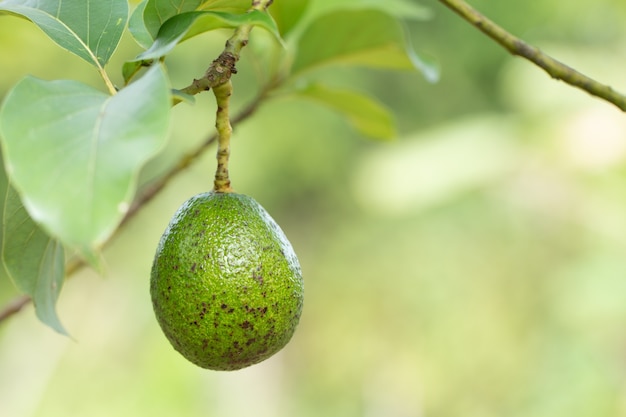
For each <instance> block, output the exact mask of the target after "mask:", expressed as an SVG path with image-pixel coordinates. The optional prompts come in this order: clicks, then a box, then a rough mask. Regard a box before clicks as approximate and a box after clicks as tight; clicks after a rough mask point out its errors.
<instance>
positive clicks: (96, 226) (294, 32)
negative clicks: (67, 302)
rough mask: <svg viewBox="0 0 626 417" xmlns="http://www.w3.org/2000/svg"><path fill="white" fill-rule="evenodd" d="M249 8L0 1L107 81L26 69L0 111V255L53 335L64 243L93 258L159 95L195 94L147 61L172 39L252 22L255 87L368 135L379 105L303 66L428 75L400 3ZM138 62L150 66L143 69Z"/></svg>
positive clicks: (142, 159)
mask: <svg viewBox="0 0 626 417" xmlns="http://www.w3.org/2000/svg"><path fill="white" fill-rule="evenodd" d="M251 4H252V3H251V2H250V0H236V1H232V0H229V1H226V0H212V1H211V0H205V1H201V0H194V1H185V0H174V1H172V0H144V1H142V2H140V3H139V4H138V5H137V6H136V8H135V10H134V11H133V13H132V14H131V15H130V18H129V17H128V2H126V1H123V0H98V1H94V0H87V1H85V0H64V1H60V0H56V1H50V2H30V1H18V0H5V1H1V2H0V13H2V12H4V13H8V14H12V15H18V16H22V17H25V18H26V19H28V20H30V21H32V22H33V23H35V24H36V25H37V26H39V27H40V28H41V29H42V30H43V31H44V33H46V34H47V35H48V36H49V37H50V38H51V39H52V40H53V41H54V42H55V43H57V44H58V45H59V46H61V47H62V48H64V49H66V50H68V51H70V52H71V53H73V54H75V55H77V56H79V57H80V58H82V59H84V60H85V61H87V62H89V63H90V64H92V65H93V66H94V67H95V68H96V69H97V72H98V73H99V75H100V76H101V77H102V80H103V81H104V85H105V86H106V89H107V92H103V91H101V90H100V89H96V88H94V87H92V86H88V85H86V84H82V83H80V82H77V81H72V80H56V81H45V80H41V79H38V78H35V77H30V76H29V77H26V78H24V79H22V80H21V81H20V82H18V83H17V84H16V85H15V86H14V87H13V88H12V89H11V90H10V91H9V92H8V94H7V95H6V97H5V98H4V101H3V103H2V106H1V107H0V140H1V145H2V151H3V158H4V161H5V166H6V167H7V172H8V173H9V179H8V180H6V181H5V184H4V185H3V186H6V187H7V188H6V189H7V192H6V193H5V196H4V223H3V224H4V227H3V229H2V240H3V243H4V244H3V250H2V255H3V256H2V260H3V264H4V268H5V269H6V271H7V272H8V274H9V275H10V276H11V278H12V279H13V281H14V282H15V284H16V286H17V287H18V288H19V289H20V290H21V291H22V292H24V293H26V294H28V295H30V296H31V297H32V298H33V299H34V301H35V307H36V311H37V315H38V316H39V317H40V318H41V320H42V321H43V322H45V323H46V324H48V325H50V326H51V327H52V328H54V329H55V330H57V331H59V332H62V333H64V332H65V330H64V328H63V326H62V325H61V324H60V321H59V319H58V318H57V315H56V312H55V307H54V306H55V302H56V299H57V297H58V294H59V291H60V289H61V287H62V284H63V280H64V266H63V259H64V252H65V249H69V250H72V251H77V252H78V253H79V254H80V256H81V257H82V258H83V259H84V260H86V261H88V262H89V263H91V264H92V265H97V264H98V259H99V251H100V249H101V248H102V246H103V245H104V244H105V243H106V242H107V241H108V239H109V238H110V237H111V236H112V234H113V233H114V232H115V231H116V230H117V228H118V227H119V225H120V222H121V221H122V219H123V218H124V216H125V215H126V213H127V210H128V208H129V207H130V204H131V203H132V201H133V198H134V196H135V190H136V183H137V176H138V174H139V172H140V170H141V168H142V167H143V166H144V164H145V163H146V162H148V161H149V160H150V159H152V158H153V157H154V156H156V155H157V154H158V153H159V151H160V150H161V149H163V147H164V145H165V144H166V137H167V133H168V126H169V114H170V108H171V103H172V102H174V103H177V102H180V101H183V102H185V103H193V102H194V99H193V96H191V95H189V94H187V91H186V90H184V89H181V90H173V89H171V87H170V82H169V80H168V76H167V71H165V70H164V68H163V67H164V65H162V64H159V62H162V61H164V59H165V58H166V57H167V56H168V55H169V54H170V53H172V52H173V51H174V50H175V49H176V48H177V46H178V45H179V44H180V43H182V42H184V41H186V40H187V39H190V38H192V37H195V36H197V35H200V34H204V33H206V32H210V31H214V30H217V29H224V28H237V27H240V26H242V25H249V26H254V27H259V28H263V29H265V30H266V31H267V32H268V33H270V34H271V37H272V40H271V42H269V43H268V44H267V45H265V46H264V48H265V49H264V50H263V51H262V52H261V53H262V54H263V55H265V56H267V57H273V58H271V59H273V60H274V62H271V63H270V64H269V65H267V68H265V69H264V71H265V74H264V77H263V78H264V79H265V80H267V84H266V85H261V86H260V90H261V91H265V92H272V91H273V90H276V91H280V93H281V95H283V96H285V95H286V96H291V97H295V98H299V99H303V100H308V101H314V102H316V103H318V104H322V105H324V106H326V107H328V108H329V109H331V110H333V111H336V112H337V113H338V114H340V115H342V116H343V117H344V119H345V120H346V121H347V123H348V124H349V125H350V126H352V127H353V128H354V129H355V130H356V131H358V132H359V133H361V134H363V135H365V136H369V137H372V138H375V139H383V140H388V139H391V138H392V137H394V136H395V126H394V119H393V117H392V116H391V114H390V112H389V110H388V109H387V108H386V107H385V106H383V105H382V104H380V103H379V102H378V101H377V100H376V99H374V98H371V97H369V96H367V95H364V94H362V93H360V92H357V91H350V90H346V89H335V88H331V87H328V86H325V85H323V84H321V83H319V82H318V81H314V79H313V77H312V76H314V74H315V70H316V69H318V68H333V67H336V66H338V65H339V66H358V67H369V68H376V69H384V70H398V69H401V70H418V71H421V72H422V73H423V74H424V75H425V76H426V78H427V79H430V80H434V79H435V78H436V69H435V68H434V67H433V66H430V64H427V63H425V61H423V60H421V59H420V58H419V57H418V56H417V55H416V54H415V52H414V51H413V50H412V48H411V46H410V43H409V42H408V38H407V36H406V32H405V28H404V27H403V26H402V24H401V22H400V21H399V20H398V17H399V13H400V14H402V15H403V16H405V17H406V18H408V19H421V18H424V17H426V14H425V13H424V11H423V9H422V8H421V7H419V6H416V5H415V4H414V3H412V2H407V1H402V0H395V1H392V2H389V3H388V4H387V3H384V4H381V3H380V2H372V1H355V0H353V1H340V2H336V3H324V2H323V1H321V0H318V1H313V0H310V1H306V0H300V1H291V2H276V4H274V5H272V7H271V8H270V12H271V14H269V13H265V12H262V11H258V10H251V11H248V10H249V9H250V6H251ZM320 6H321V7H320ZM398 11H400V12H398ZM127 21H128V30H129V32H130V33H131V34H132V36H133V38H134V39H135V41H136V42H137V43H138V44H139V45H140V46H141V47H142V48H143V49H144V51H143V52H141V53H139V54H138V55H137V56H136V57H135V58H132V59H127V60H126V63H125V64H124V65H123V67H122V75H123V77H124V81H125V84H126V85H125V86H124V87H123V88H122V89H121V90H119V91H118V88H116V87H115V86H114V85H113V83H112V81H111V78H110V77H109V75H108V73H107V71H105V69H104V67H105V65H106V64H107V63H109V62H110V59H111V57H112V55H113V53H114V51H115V50H116V48H117V47H118V44H119V43H120V40H121V38H122V34H123V30H124V28H125V26H126V23H127ZM213 58H216V57H213ZM210 62H211V59H210V58H209V59H208V60H207V66H208V65H209V64H210ZM145 67H150V69H148V70H147V71H142V69H143V68H145ZM135 78H137V79H136V80H135V81H133V82H131V81H132V80H134V79H135ZM303 86H305V87H303ZM269 96H270V97H271V95H269ZM9 182H10V184H11V185H8V183H9ZM18 253H23V254H25V256H23V257H21V258H20V257H17V256H16V254H18Z"/></svg>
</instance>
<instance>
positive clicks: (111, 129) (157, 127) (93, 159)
mask: <svg viewBox="0 0 626 417" xmlns="http://www.w3.org/2000/svg"><path fill="white" fill-rule="evenodd" d="M170 100H171V97H170V92H169V85H168V80H167V77H166V75H165V74H164V71H163V69H162V67H161V66H160V65H157V66H154V67H152V68H151V69H150V70H149V71H148V72H146V74H145V75H144V76H143V77H142V78H140V79H139V80H138V81H136V82H135V83H133V84H131V85H130V86H128V87H126V88H125V89H123V90H122V91H120V92H119V93H118V94H116V95H115V96H113V97H111V96H108V95H106V94H104V93H102V92H100V91H98V90H95V89H93V88H91V87H89V86H86V85H84V84H80V83H78V82H74V81H52V82H49V81H43V80H39V79H37V78H33V77H27V78H25V79H23V80H22V81H20V82H19V83H18V84H17V85H16V86H15V87H14V88H13V89H12V90H11V91H10V92H9V93H8V95H7V97H6V100H5V102H4V104H3V106H2V108H0V136H1V137H2V145H3V151H4V155H5V162H6V165H7V168H8V172H10V173H11V181H12V183H13V184H14V186H15V188H16V189H17V190H18V192H19V193H20V196H21V198H22V201H23V203H24V206H25V207H26V209H27V210H28V212H29V213H30V214H31V216H32V217H33V219H34V220H35V221H37V222H38V223H39V224H41V225H42V226H43V227H44V228H45V229H46V230H47V231H48V232H49V233H50V234H51V235H53V236H55V237H57V238H58V239H59V240H61V241H62V242H63V243H64V244H67V245H69V246H72V247H76V248H78V249H79V250H80V251H81V252H82V253H83V255H85V256H86V257H88V259H93V258H92V256H93V254H94V253H95V252H96V250H97V248H98V247H99V246H100V245H101V244H102V243H103V242H104V241H105V240H106V239H107V238H108V237H109V236H110V235H111V233H112V232H113V231H114V230H115V228H116V227H117V226H118V224H119V222H120V220H121V219H122V217H123V216H124V214H125V213H126V211H127V209H128V206H129V204H130V202H131V199H132V197H133V195H134V191H135V187H136V176H137V173H138V171H139V169H140V167H141V166H142V165H143V164H144V163H145V162H146V161H147V160H148V159H149V158H150V157H152V156H153V155H154V154H155V153H156V152H157V151H158V150H159V149H161V147H162V146H163V145H164V143H165V140H166V136H167V130H168V124H169V110H170Z"/></svg>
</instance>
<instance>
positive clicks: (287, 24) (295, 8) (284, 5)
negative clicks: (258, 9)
mask: <svg viewBox="0 0 626 417" xmlns="http://www.w3.org/2000/svg"><path fill="white" fill-rule="evenodd" d="M308 5H309V0H291V1H277V2H274V3H272V5H271V6H270V8H269V9H268V10H269V12H270V14H271V15H272V17H273V18H274V20H275V21H276V24H277V26H278V29H279V31H280V34H281V35H282V36H285V35H287V33H289V31H290V30H291V29H292V28H293V27H294V26H295V25H296V24H297V23H298V22H299V21H300V18H301V17H302V15H303V14H304V12H305V10H306V8H307V6H308Z"/></svg>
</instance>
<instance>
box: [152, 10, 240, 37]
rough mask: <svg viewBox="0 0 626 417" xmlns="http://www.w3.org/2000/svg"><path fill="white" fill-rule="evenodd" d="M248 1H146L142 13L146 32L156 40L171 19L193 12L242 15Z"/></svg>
mask: <svg viewBox="0 0 626 417" xmlns="http://www.w3.org/2000/svg"><path fill="white" fill-rule="evenodd" d="M251 5H252V2H251V1H250V0H148V2H147V4H146V6H145V9H144V11H143V20H144V24H145V27H146V29H147V31H148V32H149V33H150V35H151V36H152V39H156V37H157V34H158V33H159V29H161V26H162V25H163V24H164V23H165V22H166V21H167V20H168V19H170V18H171V17H174V16H176V15H179V14H181V13H185V12H191V11H195V10H207V11H221V12H228V13H244V12H245V11H246V10H248V9H249V8H250V6H251Z"/></svg>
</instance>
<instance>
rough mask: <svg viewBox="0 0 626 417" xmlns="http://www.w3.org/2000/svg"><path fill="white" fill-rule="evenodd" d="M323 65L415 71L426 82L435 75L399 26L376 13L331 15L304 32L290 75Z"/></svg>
mask: <svg viewBox="0 0 626 417" xmlns="http://www.w3.org/2000/svg"><path fill="white" fill-rule="evenodd" d="M325 65H354V66H365V67H370V68H381V69H395V70H414V69H418V70H420V71H422V73H424V75H425V76H427V77H428V79H429V80H433V78H435V76H436V74H437V70H436V68H434V67H431V66H429V64H428V62H427V61H425V60H421V59H418V58H417V55H416V54H415V52H413V51H412V50H411V49H410V48H409V45H408V42H407V37H406V34H405V31H404V28H403V26H402V24H401V23H400V22H399V21H398V20H396V19H395V18H394V17H393V16H391V15H389V14H387V13H384V12H381V11H379V10H340V11H335V12H331V13H328V14H325V15H323V16H320V17H319V18H317V19H316V20H315V21H313V22H312V23H311V24H310V25H309V26H308V27H307V28H306V30H305V31H304V33H303V34H302V36H301V37H300V39H299V42H298V50H297V55H296V58H295V61H294V64H293V67H292V72H293V74H295V75H300V74H301V73H303V72H305V71H310V70H313V69H315V68H319V67H321V66H325Z"/></svg>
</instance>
